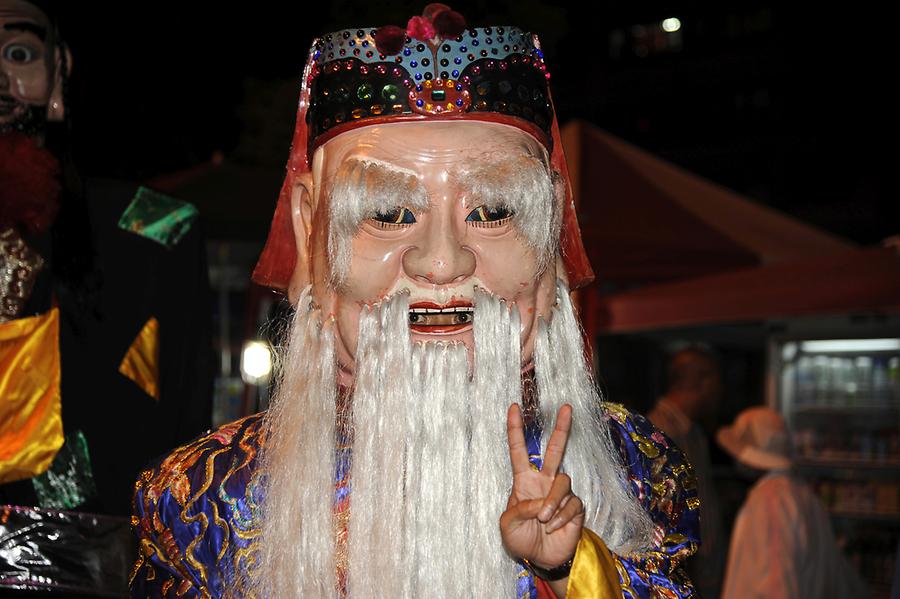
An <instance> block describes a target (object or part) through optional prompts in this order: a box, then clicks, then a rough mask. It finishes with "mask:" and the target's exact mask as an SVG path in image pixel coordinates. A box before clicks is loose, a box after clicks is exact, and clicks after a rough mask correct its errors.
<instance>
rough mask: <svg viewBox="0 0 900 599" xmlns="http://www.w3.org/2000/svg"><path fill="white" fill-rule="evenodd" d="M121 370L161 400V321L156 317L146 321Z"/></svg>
mask: <svg viewBox="0 0 900 599" xmlns="http://www.w3.org/2000/svg"><path fill="white" fill-rule="evenodd" d="M119 372H120V373H122V374H123V375H125V376H126V377H128V378H130V379H131V380H132V381H133V382H134V384H135V385H137V386H138V387H140V388H141V389H143V390H144V393H146V394H147V395H149V396H150V397H152V398H153V399H155V400H156V401H159V322H157V320H156V318H153V317H151V318H150V320H148V321H147V322H146V323H144V326H143V327H142V328H141V332H140V333H138V334H137V337H135V338H134V341H132V342H131V347H129V348H128V351H127V352H126V353H125V357H124V358H122V363H121V364H119Z"/></svg>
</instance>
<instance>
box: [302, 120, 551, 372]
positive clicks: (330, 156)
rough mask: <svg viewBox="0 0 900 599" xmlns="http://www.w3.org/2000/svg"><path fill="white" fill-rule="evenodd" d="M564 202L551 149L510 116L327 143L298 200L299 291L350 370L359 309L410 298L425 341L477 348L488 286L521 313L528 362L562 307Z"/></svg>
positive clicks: (415, 335)
mask: <svg viewBox="0 0 900 599" xmlns="http://www.w3.org/2000/svg"><path fill="white" fill-rule="evenodd" d="M560 211H561V209H560V199H559V193H558V186H557V185H554V174H553V173H552V171H551V170H550V168H549V166H548V158H547V153H546V150H545V149H544V147H543V146H542V145H541V144H540V143H538V142H537V141H536V140H535V139H534V138H533V137H531V136H530V135H528V134H526V133H524V132H523V131H521V130H519V129H517V128H515V127H510V126H508V125H502V124H496V123H485V122H417V123H390V124H384V125H379V126H370V127H365V128H361V129H356V130H352V131H349V132H347V133H344V134H342V135H339V136H337V137H336V138H334V139H332V140H330V141H328V142H327V143H325V144H324V145H323V146H322V147H321V148H320V149H319V150H318V151H317V152H316V153H315V155H314V159H313V165H312V172H311V173H310V174H309V175H308V176H304V177H301V180H300V181H299V183H298V184H297V185H296V187H295V189H294V193H293V197H292V216H293V224H294V229H295V233H296V246H297V247H298V248H301V249H300V250H299V252H298V254H299V255H298V260H297V267H296V271H295V275H294V279H293V281H292V285H291V292H292V293H291V294H292V296H294V299H295V297H296V293H297V291H298V290H300V289H302V288H303V287H305V286H306V285H309V284H311V285H312V289H313V298H314V300H315V301H316V302H317V303H318V304H319V305H320V306H321V308H322V310H323V313H324V314H329V315H332V316H333V317H334V319H335V325H336V326H335V330H336V351H337V357H338V360H339V363H340V365H341V367H342V370H343V373H344V375H345V376H347V375H352V372H353V369H354V355H355V352H356V345H357V331H358V326H359V315H360V312H361V310H363V309H364V308H365V306H367V305H373V304H377V303H380V302H382V301H383V300H385V299H387V298H389V297H391V296H393V295H394V294H396V293H408V294H409V304H410V310H409V324H410V333H411V335H412V340H413V341H460V342H463V343H465V344H466V346H467V347H468V348H469V349H470V350H471V349H472V324H473V319H474V318H477V314H475V313H474V310H473V304H474V302H473V299H474V290H475V289H476V288H478V289H481V290H483V291H486V292H489V293H491V294H493V295H496V296H498V297H499V298H501V299H502V300H504V301H506V302H507V303H509V304H514V305H515V307H516V308H517V309H518V311H519V318H520V322H521V340H522V348H523V362H525V363H526V364H527V363H528V362H529V361H530V359H531V353H532V349H533V345H534V333H535V323H536V322H537V319H538V318H541V317H543V318H544V319H547V318H548V316H549V312H550V308H551V307H552V305H553V303H554V302H555V284H556V277H557V271H558V269H557V263H556V262H557V258H556V256H557V254H556V250H557V239H558V238H559V221H560V219H559V214H560Z"/></svg>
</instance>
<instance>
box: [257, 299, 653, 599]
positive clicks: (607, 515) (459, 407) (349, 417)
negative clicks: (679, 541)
mask: <svg viewBox="0 0 900 599" xmlns="http://www.w3.org/2000/svg"><path fill="white" fill-rule="evenodd" d="M298 306H299V307H298V313H297V316H296V318H295V322H294V325H293V328H292V335H291V340H290V344H289V347H288V351H287V354H286V359H285V363H284V365H283V375H282V378H281V381H280V384H279V386H278V391H277V393H276V396H275V399H274V401H273V408H272V409H270V410H269V412H268V414H267V415H266V417H265V423H266V434H267V436H266V442H265V445H264V447H263V457H262V464H261V468H262V469H263V472H265V474H266V477H267V479H266V483H265V489H266V491H265V504H264V507H263V522H262V528H261V534H260V539H259V541H258V543H259V545H258V546H259V562H258V566H257V567H256V568H254V569H253V571H252V572H249V573H248V578H249V580H248V581H247V582H248V583H249V585H250V587H251V588H253V589H254V591H255V592H256V594H257V596H260V597H270V598H280V597H323V598H324V597H333V596H335V595H337V594H339V593H340V592H341V590H340V589H339V587H340V584H339V582H338V579H337V576H336V574H335V573H336V571H337V568H338V566H339V565H340V567H341V568H342V569H343V568H346V574H347V576H348V577H349V580H348V582H347V585H346V588H345V589H344V590H345V591H346V592H348V593H349V595H350V597H353V599H360V598H365V597H375V596H400V597H425V596H435V597H490V598H502V597H515V592H516V591H515V589H516V581H517V571H518V566H517V564H516V563H515V562H514V561H513V560H512V559H511V558H510V557H509V556H508V555H507V554H506V553H505V551H504V549H503V546H502V543H501V540H500V531H499V520H500V514H501V513H502V512H503V510H504V509H505V505H506V499H507V498H508V496H509V490H510V486H511V482H512V476H511V469H510V465H509V453H508V446H507V441H506V411H507V408H508V407H509V405H510V404H511V403H514V402H521V400H522V388H521V380H522V378H521V366H520V364H521V360H520V343H521V342H520V333H519V330H520V327H519V317H518V310H517V309H515V307H512V309H509V307H508V306H507V304H505V303H504V302H501V301H499V300H498V299H497V298H495V297H493V296H491V295H488V294H486V293H480V292H479V293H476V297H475V312H474V314H475V317H474V338H475V352H474V355H475V358H474V367H473V371H474V373H473V375H471V376H470V372H469V365H468V363H467V357H466V349H465V347H464V346H462V345H461V344H444V343H427V344H412V343H411V342H410V336H409V315H408V300H407V297H406V296H405V295H397V296H394V297H393V298H391V299H390V300H389V301H385V302H384V303H383V304H381V305H380V306H377V307H375V308H373V309H372V310H371V311H364V313H363V314H362V315H361V317H360V325H359V329H360V330H359V333H360V334H359V345H358V348H357V352H356V363H357V372H356V380H355V387H354V389H353V390H352V395H351V398H350V400H349V402H347V405H348V409H349V410H352V414H338V413H337V410H336V409H335V401H336V399H337V390H336V385H335V374H336V372H335V370H336V366H335V357H334V336H333V332H332V330H331V325H330V324H329V325H326V326H325V327H324V328H323V327H322V326H321V325H320V322H321V316H320V314H319V313H318V311H317V310H310V298H309V296H308V294H306V293H305V294H304V296H303V297H302V298H301V300H300V302H299V304H298ZM538 327H539V328H538V334H537V341H536V344H535V374H536V387H537V396H538V398H539V401H538V404H539V409H538V413H537V418H538V419H539V420H540V421H541V422H542V423H547V424H549V425H552V423H553V421H554V419H555V415H556V412H557V410H558V409H559V408H560V407H561V406H562V405H563V404H564V403H569V404H571V405H572V407H573V428H572V432H571V435H570V438H569V443H568V449H567V451H566V456H565V459H564V461H563V469H564V470H565V471H566V472H567V473H569V474H570V475H571V476H572V480H573V490H574V492H575V493H576V494H577V495H579V496H580V497H581V498H582V500H583V501H584V503H585V505H586V510H587V513H586V521H585V522H586V526H588V527H589V528H591V529H592V530H594V531H595V532H597V533H598V534H599V535H600V536H601V537H602V538H603V539H604V540H605V542H606V543H607V545H608V546H609V547H610V549H612V550H613V551H617V552H620V553H624V552H629V551H632V550H637V549H640V548H643V547H645V546H647V545H648V544H649V539H650V538H651V536H652V534H651V533H652V529H653V525H652V522H651V521H650V519H649V516H648V515H647V514H646V513H645V512H644V511H643V510H642V509H641V507H640V505H639V504H638V502H637V500H636V499H634V497H632V495H631V494H630V493H629V492H628V490H627V488H628V487H627V486H626V482H625V477H624V474H623V468H622V466H621V463H620V461H619V458H618V454H617V452H616V451H615V449H614V447H613V445H612V441H611V439H610V438H609V433H608V428H607V425H606V422H605V420H603V419H602V418H601V416H600V414H599V412H598V409H597V404H598V402H599V398H598V396H597V394H596V391H595V389H594V385H593V382H592V380H591V377H590V374H589V373H588V371H587V367H586V364H585V361H584V358H583V346H582V343H581V336H580V332H579V328H578V324H577V322H576V320H575V315H574V311H573V309H572V305H571V303H570V301H569V298H568V290H567V289H565V288H560V290H559V292H558V306H557V308H555V309H554V314H553V318H552V321H551V325H550V326H549V327H547V325H546V324H545V323H544V322H543V321H541V322H540V323H539V325H538ZM336 422H348V423H350V425H349V429H350V430H349V431H345V435H344V436H345V438H347V439H349V438H352V467H351V475H350V480H351V487H352V493H351V499H350V502H351V509H350V518H349V529H348V530H349V541H348V542H347V544H346V548H345V546H344V544H343V543H340V542H337V543H336V541H335V539H336V537H337V535H338V534H339V533H340V529H341V524H340V523H338V522H336V521H335V520H334V518H333V515H332V512H333V510H332V505H333V501H334V491H333V489H334V483H335V471H336V469H335V442H336V439H337V438H338V435H339V434H340V431H339V430H338V429H340V428H343V426H337V427H336ZM545 428H547V426H545ZM545 443H546V438H545V439H544V444H545ZM336 553H337V554H338V555H336Z"/></svg>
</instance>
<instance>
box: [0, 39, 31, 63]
mask: <svg viewBox="0 0 900 599" xmlns="http://www.w3.org/2000/svg"><path fill="white" fill-rule="evenodd" d="M36 57H37V53H36V52H35V51H34V50H32V49H31V48H29V47H28V46H25V45H23V44H10V45H9V46H7V47H5V48H3V59H4V60H8V61H10V62H14V63H17V64H25V63H29V62H31V61H32V60H34V59H35V58H36Z"/></svg>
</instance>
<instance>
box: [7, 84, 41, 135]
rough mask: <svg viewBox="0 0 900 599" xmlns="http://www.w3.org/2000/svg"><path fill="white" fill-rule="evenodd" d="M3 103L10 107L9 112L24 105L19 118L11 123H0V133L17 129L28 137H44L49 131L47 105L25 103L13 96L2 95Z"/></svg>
mask: <svg viewBox="0 0 900 599" xmlns="http://www.w3.org/2000/svg"><path fill="white" fill-rule="evenodd" d="M0 100H2V103H3V104H4V105H5V106H7V107H9V112H15V111H16V110H17V109H19V107H23V108H24V109H22V111H21V113H20V116H19V118H17V119H16V120H14V121H12V122H11V123H5V124H0V134H2V133H9V132H12V131H17V132H19V133H24V134H25V135H27V136H28V137H35V138H39V139H44V136H45V134H46V132H47V107H46V106H34V105H32V104H23V103H22V102H19V101H18V100H16V99H15V98H13V97H12V96H7V95H2V96H0Z"/></svg>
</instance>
